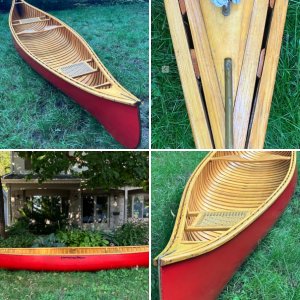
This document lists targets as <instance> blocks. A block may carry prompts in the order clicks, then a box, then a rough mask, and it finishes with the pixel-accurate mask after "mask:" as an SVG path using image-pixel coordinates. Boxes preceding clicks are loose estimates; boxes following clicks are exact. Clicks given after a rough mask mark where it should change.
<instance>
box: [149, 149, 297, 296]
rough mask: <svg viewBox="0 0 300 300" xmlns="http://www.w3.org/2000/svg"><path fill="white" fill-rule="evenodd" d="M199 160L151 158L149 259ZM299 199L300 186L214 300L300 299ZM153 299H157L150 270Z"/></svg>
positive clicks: (180, 155) (188, 155) (190, 155)
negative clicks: (150, 242)
mask: <svg viewBox="0 0 300 300" xmlns="http://www.w3.org/2000/svg"><path fill="white" fill-rule="evenodd" d="M204 156H205V153H204V152H178V151H176V152H153V153H152V214H151V217H152V225H151V226H152V227H151V230H152V245H151V249H152V258H154V257H155V256H156V255H158V254H159V253H160V252H161V251H162V250H163V248H164V247H165V245H166V244H167V242H168V240H169V238H170V235H171V232H172V229H173V225H174V223H175V218H176V214H177V210H178V206H179V202H180V199H181V194H182V192H183V189H184V186H185V184H186V182H187V180H188V178H189V176H190V175H191V173H192V172H193V170H194V169H195V167H196V166H197V165H198V163H199V162H200V161H201V160H202V159H203V157H204ZM298 162H300V158H299V156H298ZM299 197H300V187H298V188H297V190H296V193H295V195H294V197H293V199H292V201H291V203H290V204H289V206H288V208H287V209H286V210H285V212H284V214H283V215H282V217H281V218H280V220H279V221H278V222H277V223H276V225H275V226H274V227H273V229H272V230H271V231H270V232H269V234H268V235H267V236H266V237H265V238H264V239H263V240H262V241H261V243H260V244H259V246H258V247H257V248H256V250H255V251H254V252H253V253H252V254H251V255H250V256H249V258H248V259H247V261H246V262H245V263H244V264H243V265H242V266H241V268H240V269H239V271H238V272H237V273H236V274H235V276H234V277H233V278H232V280H231V281H230V282H229V284H228V285H227V286H226V287H225V289H224V291H223V293H222V294H221V295H220V297H219V300H232V299H233V300H254V299H255V300H271V299H272V300H277V299H278V300H282V299H284V300H292V299H295V300H296V299H300V269H299V260H300V248H299V231H300V218H299V214H300V202H299ZM152 299H154V300H158V299H159V297H158V282H157V270H156V268H155V267H153V268H152Z"/></svg>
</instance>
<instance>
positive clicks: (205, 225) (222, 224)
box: [186, 211, 250, 231]
mask: <svg viewBox="0 0 300 300" xmlns="http://www.w3.org/2000/svg"><path fill="white" fill-rule="evenodd" d="M249 213H250V212H249V211H214V212H200V213H199V214H198V216H197V217H196V218H195V220H194V222H193V224H192V226H189V227H187V228H186V229H187V230H188V231H200V230H203V231H205V230H207V231H209V230H228V229H229V228H231V227H232V226H234V225H236V224H237V223H239V222H240V221H242V220H243V219H244V218H246V217H247V216H248V215H249Z"/></svg>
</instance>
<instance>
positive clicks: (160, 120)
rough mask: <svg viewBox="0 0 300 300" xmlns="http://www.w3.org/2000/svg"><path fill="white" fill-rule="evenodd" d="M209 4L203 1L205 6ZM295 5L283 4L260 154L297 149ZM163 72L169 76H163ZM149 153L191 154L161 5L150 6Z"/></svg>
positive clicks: (155, 0)
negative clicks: (285, 12)
mask: <svg viewBox="0 0 300 300" xmlns="http://www.w3.org/2000/svg"><path fill="white" fill-rule="evenodd" d="M206 1H209V0H206ZM299 15H300V2H299V1H298V0H294V1H293V0H291V1H289V9H288V15H287V22H286V27H285V33H284V39H283V45H282V50H281V56H280V63H279V66H278V72H277V79H276V87H275V92H274V97H273V104H272V109H271V113H270V119H269V126H268V130H267V135H266V141H265V148H269V149H271V148H276V149H279V148H283V149H286V148H291V149H294V148H295V149H298V148H299V147H300V111H299V109H296V108H298V107H299V99H300V71H299V70H300V55H299V53H300V43H299V40H300V21H299ZM165 66H167V67H168V68H169V72H166V68H165ZM151 139H152V147H153V148H158V149H161V148H164V149H166V148H173V149H187V148H195V144H194V141H193V137H192V131H191V127H190V123H189V119H188V115H187V111H186V106H185V101H184V96H183V92H182V88H181V83H180V79H179V75H178V69H177V65H176V60H175V56H174V52H173V46H172V41H171V37H170V33H169V28H168V22H167V19H166V15H165V9H164V5H163V0H152V138H151Z"/></svg>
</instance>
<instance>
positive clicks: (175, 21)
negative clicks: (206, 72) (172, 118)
mask: <svg viewBox="0 0 300 300" xmlns="http://www.w3.org/2000/svg"><path fill="white" fill-rule="evenodd" d="M164 3H165V8H166V13H167V18H168V23H169V24H170V26H169V27H170V33H171V36H172V41H173V48H174V53H175V56H176V60H177V64H178V71H179V75H180V79H181V82H182V83H183V84H182V89H183V93H184V97H185V101H186V107H187V111H188V115H189V118H190V120H191V122H190V123H191V128H192V133H193V137H194V141H195V144H196V147H197V148H203V149H210V148H212V146H213V142H212V140H211V136H210V128H209V125H208V123H207V120H206V118H207V116H206V112H205V110H204V108H203V104H202V102H203V101H204V99H203V98H202V96H201V94H200V93H199V86H198V82H197V79H196V77H193V76H190V75H188V74H193V73H194V67H193V62H192V57H191V54H190V49H189V45H188V42H187V39H186V31H185V27H184V24H183V19H182V12H181V9H180V6H179V2H178V1H174V0H165V1H164ZM182 36H183V37H184V38H183V39H182V38H181V37H182ZM187 52H188V53H189V55H186V53H187Z"/></svg>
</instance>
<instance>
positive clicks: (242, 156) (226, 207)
mask: <svg viewBox="0 0 300 300" xmlns="http://www.w3.org/2000/svg"><path fill="white" fill-rule="evenodd" d="M296 182H297V170H296V153H293V152H238V151H236V152H214V153H211V154H209V155H208V156H207V157H206V158H205V159H204V160H203V161H202V162H201V164H200V165H199V166H198V167H197V169H196V170H195V172H194V173H193V175H192V176H191V178H190V180H189V181H188V183H187V186H186V188H185V191H184V193H183V196H182V201H181V204H180V207H179V211H178V215H177V219H176V223H175V226H174V230H173V233H172V236H171V239H170V241H169V243H168V245H167V246H166V248H165V249H164V251H163V252H162V253H161V254H160V255H159V256H158V257H157V258H156V259H155V264H156V265H158V267H159V270H158V271H159V280H160V294H161V299H162V300H171V299H172V300H181V299H182V300H183V299H189V300H193V299H195V300H199V299H201V300H213V299H216V298H217V297H218V295H219V294H220V293H221V291H222V289H223V288H224V286H225V285H226V283H227V282H228V281H229V280H230V278H231V277H232V276H233V274H234V273H235V272H236V270H237V269H238V268H239V266H240V265H241V264H242V263H243V261H244V260H245V259H246V257H247V256H248V255H249V254H250V253H251V252H252V251H253V250H254V249H255V247H256V246H257V244H258V243H259V241H260V240H261V239H262V238H263V237H264V236H265V235H266V234H267V232H268V231H269V230H270V229H271V228H272V226H273V225H274V224H275V222H276V220H277V219H278V218H279V216H280V215H281V214H282V212H283V211H284V209H285V207H286V206H287V204H288V203H289V200H290V199H291V197H292V195H293V192H294V190H295V186H296Z"/></svg>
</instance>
